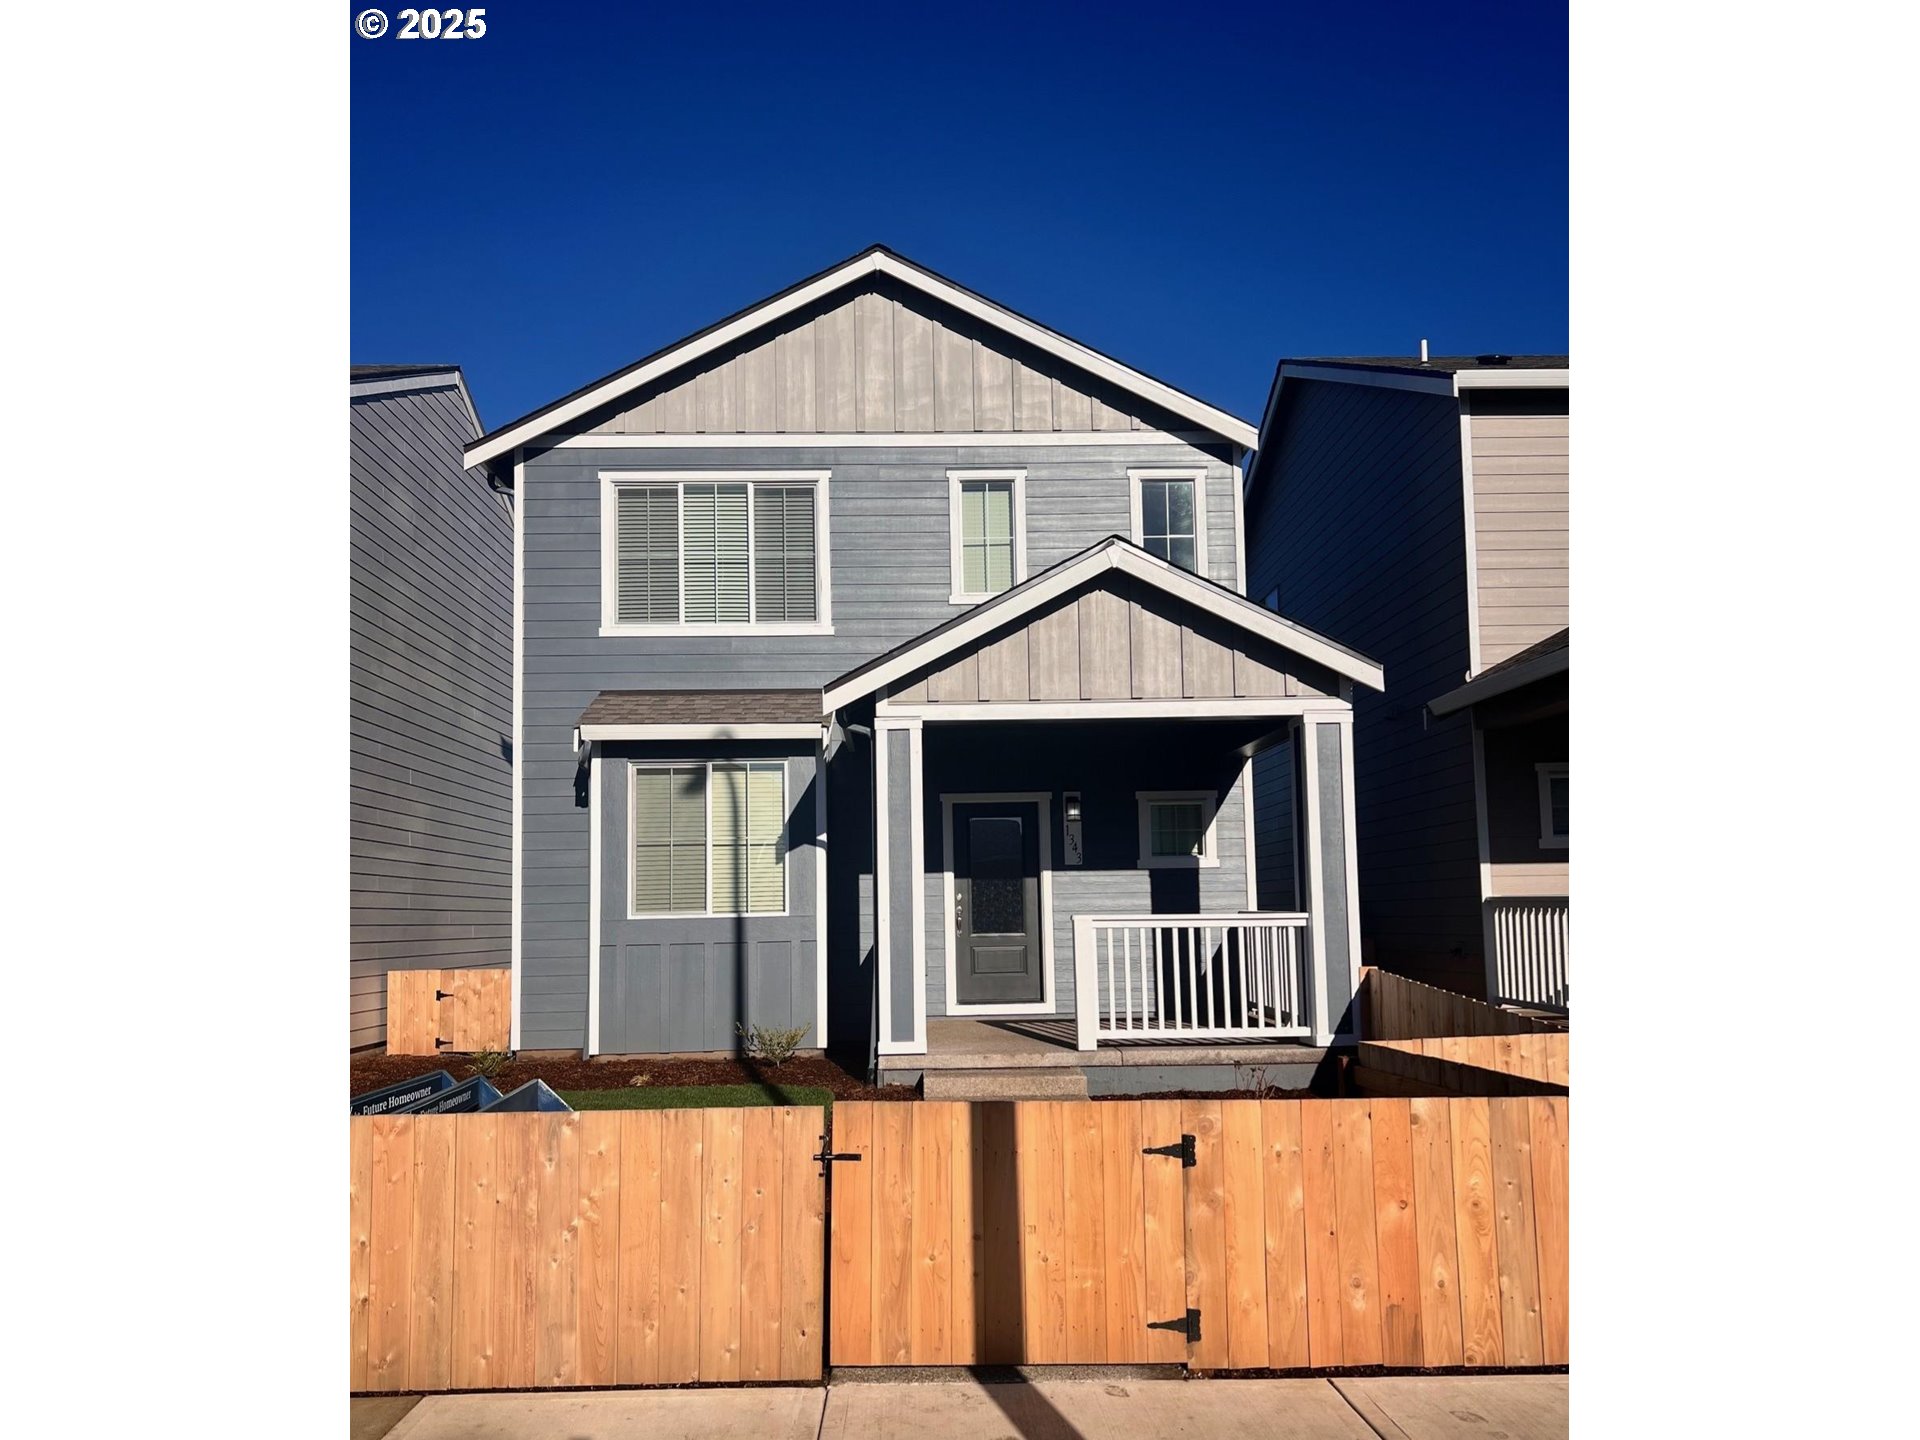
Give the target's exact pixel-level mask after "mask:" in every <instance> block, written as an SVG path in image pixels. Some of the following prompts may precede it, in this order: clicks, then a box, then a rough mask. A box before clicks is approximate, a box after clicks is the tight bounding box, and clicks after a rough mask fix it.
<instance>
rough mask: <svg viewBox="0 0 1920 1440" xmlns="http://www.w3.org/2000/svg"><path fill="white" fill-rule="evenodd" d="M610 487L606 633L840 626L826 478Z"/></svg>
mask: <svg viewBox="0 0 1920 1440" xmlns="http://www.w3.org/2000/svg"><path fill="white" fill-rule="evenodd" d="M600 479H601V487H602V504H601V528H602V541H601V572H602V573H601V586H600V594H601V624H600V629H601V633H602V634H607V635H648V634H688V633H694V632H702V631H704V632H707V633H721V634H725V633H733V632H739V631H748V630H761V629H775V630H789V631H813V632H819V631H825V630H827V629H829V628H830V620H831V616H830V614H829V611H830V600H829V597H830V581H829V570H828V555H827V523H826V515H827V472H826V471H817V470H810V471H775V472H767V473H763V474H752V475H741V474H734V473H727V472H715V471H708V472H685V473H667V472H614V473H605V474H602V476H601V477H600Z"/></svg>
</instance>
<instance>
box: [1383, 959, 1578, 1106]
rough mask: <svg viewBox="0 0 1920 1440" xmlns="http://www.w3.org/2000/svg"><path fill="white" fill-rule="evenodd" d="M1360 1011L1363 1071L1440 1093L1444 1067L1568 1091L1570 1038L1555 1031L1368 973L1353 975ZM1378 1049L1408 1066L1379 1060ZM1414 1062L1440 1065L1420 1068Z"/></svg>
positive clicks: (1555, 1028) (1472, 1002)
mask: <svg viewBox="0 0 1920 1440" xmlns="http://www.w3.org/2000/svg"><path fill="white" fill-rule="evenodd" d="M1360 1005H1361V1017H1362V1018H1361V1033H1362V1037H1363V1039H1364V1041H1366V1042H1370V1043H1366V1044H1363V1045H1362V1047H1361V1051H1362V1053H1361V1060H1362V1061H1363V1062H1364V1063H1373V1064H1378V1065H1381V1066H1383V1067H1387V1066H1390V1067H1391V1068H1392V1069H1393V1071H1394V1072H1395V1073H1397V1074H1401V1075H1403V1076H1405V1077H1406V1078H1408V1079H1411V1080H1415V1081H1419V1082H1424V1083H1427V1084H1438V1085H1442V1086H1445V1087H1446V1088H1454V1087H1453V1086H1452V1085H1449V1084H1448V1079H1449V1077H1448V1075H1447V1070H1448V1067H1449V1066H1458V1065H1467V1066H1472V1067H1474V1068H1475V1069H1478V1070H1491V1071H1498V1072H1500V1073H1502V1074H1506V1075H1516V1076H1522V1077H1525V1078H1526V1079H1529V1080H1537V1081H1542V1082H1545V1083H1547V1084H1551V1085H1566V1084H1567V1083H1568V1078H1567V1077H1568V1060H1569V1048H1570V1041H1571V1037H1570V1036H1569V1035H1568V1034H1567V1032H1566V1031H1565V1030H1564V1029H1562V1028H1561V1027H1559V1026H1556V1025H1550V1024H1547V1023H1546V1022H1544V1021H1539V1020H1534V1019H1531V1018H1529V1017H1527V1016H1525V1015H1515V1014H1513V1013H1512V1012H1511V1011H1508V1010H1502V1009H1501V1008H1500V1007H1499V1006H1497V1005H1488V1004H1486V1003H1485V1002H1483V1001H1480V1000H1475V999H1472V998H1471V997H1469V996H1466V995H1456V994H1454V993H1453V992H1452V991H1451V990H1439V989H1436V988H1435V987H1433V986H1431V985H1422V984H1421V983H1420V982H1419V981H1417V980H1409V979H1407V978H1406V977H1405V976H1404V975H1395V974H1392V973H1391V972H1389V971H1386V970H1381V969H1378V968H1376V967H1373V966H1368V967H1367V968H1366V969H1364V970H1362V971H1361V972H1360ZM1381 1048H1386V1049H1391V1050H1397V1051H1399V1052H1401V1054H1402V1056H1404V1057H1416V1060H1415V1061H1410V1060H1407V1059H1400V1060H1396V1059H1395V1058H1394V1057H1391V1056H1383V1055H1380V1054H1379V1053H1378V1051H1379V1049H1381ZM1369 1051H1373V1052H1374V1053H1373V1054H1372V1055H1369V1054H1368V1053H1367V1052H1369ZM1417 1059H1425V1060H1428V1061H1434V1062H1440V1063H1436V1064H1430V1065H1421V1064H1418V1063H1416V1062H1417Z"/></svg>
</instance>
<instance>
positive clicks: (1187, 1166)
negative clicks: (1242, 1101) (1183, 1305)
mask: <svg viewBox="0 0 1920 1440" xmlns="http://www.w3.org/2000/svg"><path fill="white" fill-rule="evenodd" d="M1140 1153H1141V1154H1142V1155H1177V1156H1179V1158H1180V1168H1181V1169H1182V1170H1191V1169H1192V1168H1193V1167H1194V1166H1196V1165H1198V1164H1199V1163H1200V1158H1199V1157H1198V1156H1197V1155H1195V1154H1194V1153H1193V1136H1191V1135H1182V1136H1181V1137H1180V1143H1179V1144H1178V1145H1149V1146H1147V1147H1146V1149H1144V1150H1142V1151H1141V1152H1140ZM1173 1323H1174V1322H1173V1321H1171V1320H1169V1321H1167V1322H1166V1324H1164V1325H1162V1326H1160V1327H1159V1328H1161V1329H1163V1330H1164V1329H1165V1328H1166V1327H1167V1325H1171V1324H1173Z"/></svg>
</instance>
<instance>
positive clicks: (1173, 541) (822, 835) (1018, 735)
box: [466, 247, 1383, 1076]
mask: <svg viewBox="0 0 1920 1440" xmlns="http://www.w3.org/2000/svg"><path fill="white" fill-rule="evenodd" d="M1255 439H1256V435H1255V431H1254V429H1253V427H1252V426H1251V425H1249V424H1248V423H1247V422H1245V421H1244V420H1241V419H1238V418H1236V417H1234V416H1232V415H1230V414H1227V413H1225V412H1224V411H1221V410H1219V409H1217V408H1215V407H1214V406H1211V405H1208V404H1206V403H1205V402H1203V401H1200V400H1197V399H1195V398H1194V397H1192V396H1190V395H1187V394H1184V393H1183V392H1181V391H1179V390H1177V389H1174V388H1173V387H1172V386H1169V385H1166V384H1164V383H1162V382H1160V381H1157V380H1154V379H1152V378H1151V377H1149V376H1147V375H1145V374H1142V373H1141V372H1139V371H1137V370H1134V369H1132V368H1130V367H1128V366H1126V365H1123V364H1121V363H1120V362H1119V361H1116V360H1114V359H1111V358H1109V357H1108V356H1105V355H1102V354H1100V353H1098V352H1097V351H1094V350H1091V349H1089V348H1087V347H1086V346H1084V345H1081V344H1079V343H1078V342H1076V341H1073V340H1070V339H1068V338H1066V337H1065V336H1063V335H1060V334H1058V333H1056V332H1054V331H1052V330H1049V329H1047V328H1046V327H1045V326H1043V325H1040V324H1038V323H1036V322H1034V321H1032V320H1029V319H1027V318H1025V317H1024V316H1021V315H1019V314H1017V313H1015V312H1013V311H1011V310H1009V309H1007V308H1006V307H1004V306H1002V305H999V304H996V303H994V302H993V301H990V300H986V299H984V298H983V297H981V296H979V295H976V294H974V293H973V292H971V291H969V290H966V289H964V288H962V287H961V286H959V285H957V284H955V283H953V282H952V281H949V280H946V279H944V278H942V277H940V276H938V275H935V274H933V273H932V272H931V271H928V270H926V269H924V268H922V267H921V266H918V265H915V264H913V263H912V262H910V261H907V260H905V259H903V258H901V257H900V256H898V255H896V254H894V253H893V252H891V251H888V250H886V249H883V248H877V247H876V248H874V249H871V250H868V251H865V252H862V253H861V254H859V255H857V256H855V257H853V258H852V259H850V260H848V261H846V262H844V263H842V264H840V265H836V266H834V267H832V268H831V269H829V270H826V271H823V272H821V273H820V274H818V275H815V276H813V277H811V278H810V279H807V280H804V281H802V282H800V283H799V284H797V285H795V286H793V287H792V288H790V289H788V290H786V291H783V292H782V293H781V294H779V295H776V296H774V297H772V298H771V299H769V300H766V301H763V302H761V303H759V304H757V305H754V306H751V307H750V308H748V309H746V310H743V311H741V312H739V313H737V314H735V315H733V316H731V317H729V318H727V319H725V320H722V321H720V322H718V323H717V324H715V325H713V326H711V327H710V328H708V329H706V330H704V331H702V332H700V333H699V334H697V335H695V336H692V337H690V338H688V339H686V340H683V341H680V342H678V343H676V344H674V345H671V346H669V347H667V348H666V349H664V350H661V351H658V352H656V353H655V354H653V355H651V356H648V357H647V358H646V359H643V360H640V361H637V362H636V363H634V364H633V365H631V366H629V367H627V368H626V369H624V370H622V371H620V372H618V373H616V374H614V375H611V376H608V377H606V378H605V379H602V380H598V381H595V382H593V383H592V384H590V385H587V386H585V387H583V388H582V389H580V390H578V391H576V392H574V393H573V394H571V395H569V396H567V397H565V398H563V399H561V400H557V401H555V402H554V403H553V404H551V405H548V406H546V407H544V408H543V409H541V410H538V411H535V412H534V413H533V414H531V415H528V416H526V417H525V418H523V419H520V420H516V421H514V422H513V423H511V424H508V425H505V426H502V427H501V428H499V429H497V430H495V431H494V432H492V433H491V434H489V435H486V436H485V437H483V438H481V439H479V440H477V441H476V442H474V443H473V444H472V445H470V446H468V447H467V450H466V460H467V463H468V464H470V465H474V466H479V467H484V468H485V469H486V471H487V472H488V473H489V474H490V475H491V476H492V477H493V478H494V480H495V482H496V483H497V484H500V485H503V486H510V487H511V489H512V491H513V493H514V496H515V507H514V515H515V520H516V531H515V537H514V546H515V550H514V553H515V569H514V574H515V589H516V605H515V616H516V623H515V632H514V658H515V665H514V691H515V706H514V744H513V754H514V755H515V757H516V760H517V767H516V773H515V782H516V792H515V797H514V798H515V806H514V813H515V832H514V833H515V847H514V848H515V863H514V872H513V873H514V879H515V902H514V914H513V935H512V940H513V965H514V976H515V985H514V1006H513V1040H512V1043H513V1045H514V1046H515V1047H516V1048H524V1049H547V1048H566V1049H583V1050H585V1051H587V1052H589V1053H597V1054H630V1053H639V1052H699V1051H715V1050H733V1049H735V1048H736V1047H737V1045H738V1043H739V1041H738V1034H739V1029H740V1027H742V1026H751V1025H756V1024H757V1025H765V1026H774V1027H804V1028H805V1030H806V1032H807V1034H806V1037H805V1040H804V1042H803V1043H804V1044H806V1045H808V1046H819V1045H831V1046H833V1047H834V1048H835V1049H836V1050H842V1049H844V1051H845V1052H846V1053H847V1054H848V1055H849V1056H851V1057H853V1058H854V1059H857V1060H863V1061H864V1062H865V1063H866V1065H867V1067H868V1068H869V1069H877V1070H879V1071H881V1072H883V1073H886V1074H890V1075H895V1076H911V1075H913V1074H916V1073H918V1072H919V1071H920V1070H921V1069H922V1067H923V1065H924V1064H926V1063H928V1061H927V1057H928V1053H929V1051H930V1050H932V1051H938V1050H939V1049H940V1048H941V1044H942V1043H943V1041H942V1036H943V1035H948V1034H952V1033H957V1031H956V1030H955V1028H954V1027H959V1026H965V1025H967V1024H968V1023H969V1022H979V1021H988V1022H991V1023H994V1024H997V1025H1011V1024H1019V1025H1022V1026H1025V1027H1026V1028H1027V1029H1028V1031H1029V1032H1030V1033H1031V1034H1033V1035H1036V1036H1041V1037H1048V1036H1050V1037H1052V1038H1054V1039H1055V1040H1057V1041H1058V1042H1060V1043H1061V1044H1063V1045H1064V1046H1066V1047H1068V1048H1070V1049H1073V1050H1076V1051H1077V1052H1078V1053H1079V1054H1080V1055H1081V1056H1082V1057H1084V1058H1086V1059H1088V1060H1089V1061H1092V1060H1093V1059H1095V1058H1097V1056H1096V1054H1095V1053H1094V1052H1096V1047H1097V1048H1098V1050H1099V1051H1107V1052H1109V1053H1111V1049H1112V1047H1118V1046H1120V1045H1121V1044H1123V1043H1124V1042H1127V1041H1130V1040H1133V1041H1138V1040H1145V1039H1151V1040H1153V1041H1155V1042H1157V1043H1165V1042H1166V1041H1177V1042H1193V1043H1195V1044H1197V1045H1199V1046H1218V1045H1219V1044H1221V1043H1223V1042H1226V1041H1232V1040H1239V1041H1249V1042H1250V1041H1257V1040H1261V1039H1265V1040H1268V1041H1273V1042H1278V1043H1285V1044H1292V1045H1296V1046H1299V1047H1305V1048H1306V1049H1308V1050H1310V1049H1312V1047H1314V1046H1315V1045H1324V1044H1325V1043H1326V1042H1327V1041H1328V1040H1329V1039H1330V1038H1331V1037H1332V1036H1333V1034H1334V1033H1335V1032H1336V1030H1339V1029H1342V1028H1344V1022H1345V1016H1346V1012H1347V1009H1348V1006H1349V1002H1350V998H1351V996H1352V993H1353V990H1354V986H1355V983H1356V978H1357V966H1358V959H1359V941H1358V929H1357V926H1358V912H1357V907H1356V900H1355V890H1354V867H1353V835H1354V831H1353V773H1354V772H1353V766H1354V750H1353V728H1352V713H1353V712H1352V695H1353V691H1354V686H1355V685H1356V683H1357V684H1358V685H1360V686H1363V687H1371V688H1376V689H1377V688H1378V687H1379V686H1381V685H1382V683H1383V675H1382V672H1381V669H1380V667H1379V666H1378V665H1376V664H1375V663H1374V662H1373V661H1372V660H1370V659H1368V658H1366V657H1365V656H1363V655H1361V654H1359V653H1357V652H1355V651H1354V650H1351V649H1349V648H1348V647H1347V646H1346V645H1344V644H1341V643H1339V642H1338V641H1337V640H1335V639H1331V638H1327V637H1326V636H1323V635H1320V634H1316V633H1314V632H1312V631H1310V630H1307V629H1305V628H1303V627H1301V626H1299V625H1296V624H1294V623H1291V622H1290V621H1288V620H1285V619H1282V618H1280V617H1279V616H1277V615H1275V614H1273V613H1271V612H1270V611H1268V610H1266V609H1264V608H1262V607H1261V606H1259V605H1257V604H1254V603H1251V602H1249V601H1248V600H1247V599H1246V598H1245V592H1246V574H1245V569H1246V566H1245V559H1244V544H1243V535H1242V528H1241V495H1242V487H1241V477H1242V474H1243V467H1244V464H1245V461H1246V458H1247V456H1248V453H1249V451H1250V450H1251V449H1252V447H1253V445H1254V443H1255ZM1281 743H1288V744H1291V746H1292V747H1293V749H1294V750H1295V751H1296V752H1297V753H1298V754H1299V755H1300V756H1301V757H1302V758H1301V763H1300V765H1299V770H1300V783H1299V786H1298V794H1297V796H1296V797H1295V798H1294V799H1293V800H1292V802H1291V805H1290V811H1291V813H1292V814H1293V815H1294V816H1295V817H1296V822H1295V823H1296V826H1297V832H1298V833H1297V838H1296V844H1295V849H1296V851H1297V853H1298V855H1299V857H1300V870H1301V874H1302V877H1303V880H1302V886H1301V890H1300V898H1299V899H1298V900H1297V901H1292V902H1290V903H1289V906H1288V908H1287V909H1285V910H1284V911H1269V912H1261V911H1260V910H1259V906H1258V904H1257V898H1256V896H1257V888H1258V885H1259V878H1258V876H1257V875H1256V873H1255V867H1254V865H1253V863H1252V843H1251V841H1252V835H1253V813H1252V808H1251V804H1250V784H1249V780H1250V773H1251V772H1250V767H1251V759H1252V756H1253V755H1255V754H1256V753H1258V752H1260V751H1261V750H1262V749H1264V748H1267V747H1270V746H1273V745H1275V744H1281ZM975 1028H978V1027H977V1026H976V1027H975ZM1162 1053H1163V1054H1169V1055H1175V1054H1177V1053H1178V1052H1162ZM1196 1053H1197V1052H1196Z"/></svg>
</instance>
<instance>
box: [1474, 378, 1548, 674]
mask: <svg viewBox="0 0 1920 1440" xmlns="http://www.w3.org/2000/svg"><path fill="white" fill-rule="evenodd" d="M1462 398H1463V403H1464V404H1465V405H1466V406H1467V407H1468V411H1469V414H1468V418H1467V426H1468V437H1469V444H1470V446H1471V450H1472V466H1473V520H1474V525H1473V530H1474V553H1475V557H1476V570H1477V572H1478V573H1477V583H1478V586H1479V591H1478V600H1479V611H1480V668H1481V669H1482V670H1485V669H1486V668H1487V667H1488V666H1490V665H1497V664H1499V663H1500V662H1501V661H1502V660H1505V659H1506V658H1507V657H1508V656H1510V655H1514V654H1517V653H1518V652H1520V651H1522V650H1524V649H1526V648H1527V646H1529V645H1532V644H1534V643H1535V642H1537V641H1540V640H1544V639H1546V638H1547V636H1549V635H1552V634H1554V633H1555V632H1556V631H1559V630H1564V629H1566V628H1567V554H1568V548H1567V446H1568V440H1567V429H1568V421H1567V392H1566V391H1565V390H1506V391H1502V390H1481V391H1469V392H1468V393H1467V394H1466V395H1465V396H1464V397H1462Z"/></svg>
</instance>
